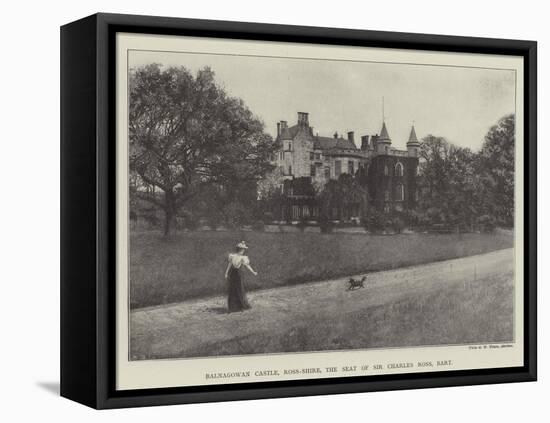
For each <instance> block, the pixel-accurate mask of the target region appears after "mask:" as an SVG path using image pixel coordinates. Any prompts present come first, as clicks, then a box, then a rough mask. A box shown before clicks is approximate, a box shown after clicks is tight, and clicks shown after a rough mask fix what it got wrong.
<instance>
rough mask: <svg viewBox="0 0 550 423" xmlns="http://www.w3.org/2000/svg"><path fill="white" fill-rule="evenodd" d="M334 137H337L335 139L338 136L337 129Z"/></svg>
mask: <svg viewBox="0 0 550 423" xmlns="http://www.w3.org/2000/svg"><path fill="white" fill-rule="evenodd" d="M334 138H335V139H336V138H338V131H336V132H335V133H334Z"/></svg>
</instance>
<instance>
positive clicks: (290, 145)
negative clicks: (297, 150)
mask: <svg viewBox="0 0 550 423" xmlns="http://www.w3.org/2000/svg"><path fill="white" fill-rule="evenodd" d="M288 151H292V141H289V142H288Z"/></svg>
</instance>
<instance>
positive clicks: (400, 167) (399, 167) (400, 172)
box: [395, 162, 403, 176]
mask: <svg viewBox="0 0 550 423" xmlns="http://www.w3.org/2000/svg"><path fill="white" fill-rule="evenodd" d="M395 176H403V165H402V164H401V163H399V162H398V163H397V164H396V165H395Z"/></svg>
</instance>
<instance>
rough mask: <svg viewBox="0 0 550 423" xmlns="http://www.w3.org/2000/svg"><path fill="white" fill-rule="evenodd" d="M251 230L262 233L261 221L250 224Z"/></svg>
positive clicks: (262, 223) (262, 225)
mask: <svg viewBox="0 0 550 423" xmlns="http://www.w3.org/2000/svg"><path fill="white" fill-rule="evenodd" d="M252 230H254V231H258V232H263V231H265V223H264V221H263V220H256V221H254V223H252Z"/></svg>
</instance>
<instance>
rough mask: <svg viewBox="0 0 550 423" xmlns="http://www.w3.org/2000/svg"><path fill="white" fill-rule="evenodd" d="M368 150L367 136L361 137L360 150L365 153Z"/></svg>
mask: <svg viewBox="0 0 550 423" xmlns="http://www.w3.org/2000/svg"><path fill="white" fill-rule="evenodd" d="M368 149H369V136H368V135H363V136H362V137H361V150H363V151H367V150H368Z"/></svg>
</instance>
